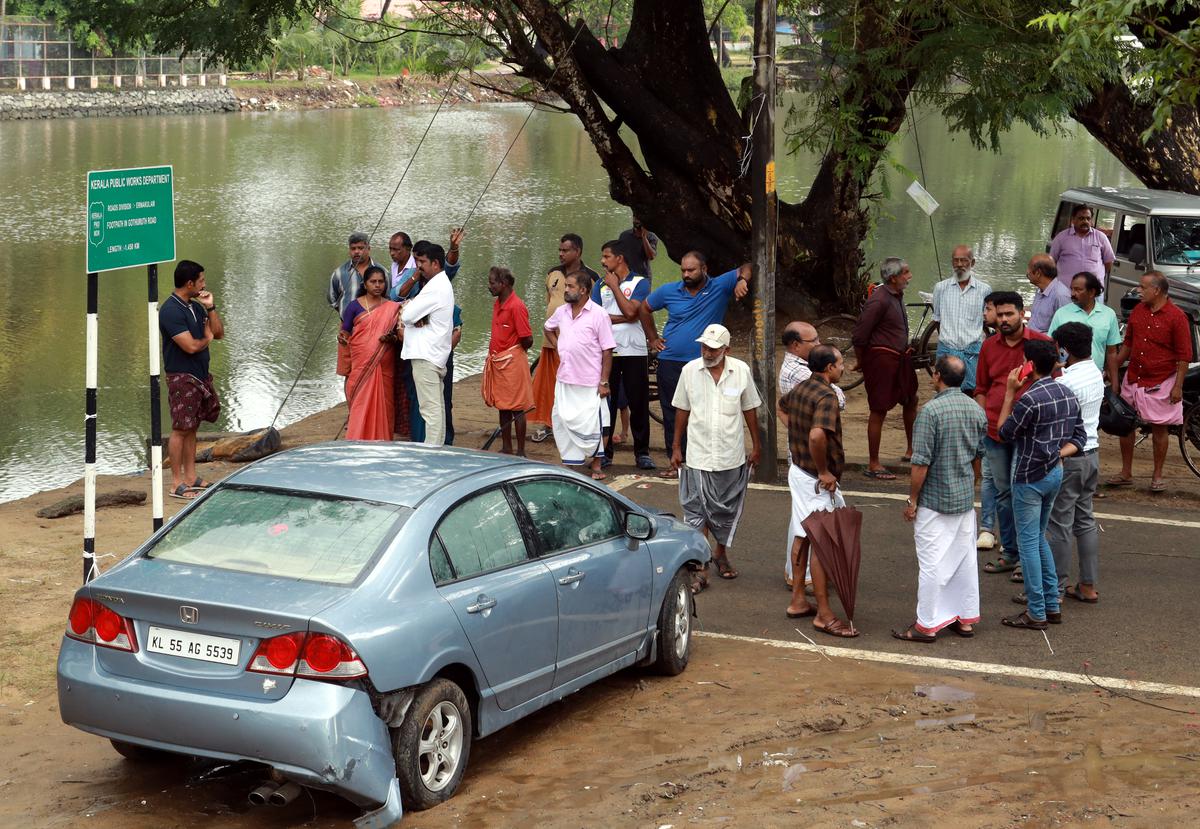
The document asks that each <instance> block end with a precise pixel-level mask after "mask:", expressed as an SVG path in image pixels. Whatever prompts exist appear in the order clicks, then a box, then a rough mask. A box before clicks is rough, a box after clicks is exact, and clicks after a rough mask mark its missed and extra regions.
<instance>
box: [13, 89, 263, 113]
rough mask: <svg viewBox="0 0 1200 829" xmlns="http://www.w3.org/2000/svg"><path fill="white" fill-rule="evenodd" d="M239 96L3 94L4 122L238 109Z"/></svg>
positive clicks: (207, 92) (225, 92)
mask: <svg viewBox="0 0 1200 829" xmlns="http://www.w3.org/2000/svg"><path fill="white" fill-rule="evenodd" d="M239 109H241V104H240V103H239V102H238V99H237V96H236V95H234V94H233V92H232V91H231V90H229V89H228V88H225V87H196V88H194V89H188V88H176V89H171V88H167V89H121V90H114V91H101V90H95V91H91V90H89V91H77V90H76V91H73V90H65V89H64V90H54V91H51V92H16V93H5V94H0V121H23V120H38V119H43V118H105V117H110V116H118V115H185V114H189V113H201V112H237V111H238V110H239Z"/></svg>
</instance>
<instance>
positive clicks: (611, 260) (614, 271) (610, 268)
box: [592, 240, 655, 470]
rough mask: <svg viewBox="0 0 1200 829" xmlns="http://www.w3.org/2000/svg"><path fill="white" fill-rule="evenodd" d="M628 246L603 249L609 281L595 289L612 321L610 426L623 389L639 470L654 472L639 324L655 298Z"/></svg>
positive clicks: (608, 450) (607, 450)
mask: <svg viewBox="0 0 1200 829" xmlns="http://www.w3.org/2000/svg"><path fill="white" fill-rule="evenodd" d="M627 245H628V243H626V242H620V241H616V240H614V241H611V242H605V243H604V245H603V246H602V247H601V248H600V264H601V265H603V266H604V280H603V282H597V283H596V284H595V285H593V286H592V302H594V303H596V304H597V305H599V306H600V307H601V308H603V309H604V312H605V313H606V314H608V318H609V320H611V321H612V332H613V340H614V341H615V342H616V344H617V347H616V348H614V349H613V359H612V373H611V374H610V375H609V378H608V379H609V381H610V382H611V383H612V388H613V392H614V393H613V394H610V395H609V397H608V400H609V408H608V413H609V414H608V422H609V423H616V422H617V398H619V397H620V396H621V395H620V392H621V390H622V389H624V390H625V397H626V399H627V400H628V401H629V425H630V427H631V428H630V431H631V432H632V433H633V457H634V461H635V462H636V463H637V468H638V469H646V470H649V469H654V468H655V467H654V461H653V460H651V459H650V375H649V356H648V354H649V352H648V350H647V348H646V332H645V330H644V329H643V328H642V323H641V322H640V320H639V319H638V311H639V309H640V308H641V305H642V303H643V302H644V301H645V300H646V297H648V296H650V280H648V279H647V278H646V277H645V275H643V274H638V273H634V272H632V271H631V270H630V269H629V265H628V258H627V257H628V247H627ZM604 455H605V458H606V459H607V460H608V461H611V460H612V456H613V441H612V428H611V427H610V428H609V434H608V436H607V438H606V440H605V446H604Z"/></svg>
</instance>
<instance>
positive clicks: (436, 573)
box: [429, 535, 454, 584]
mask: <svg viewBox="0 0 1200 829" xmlns="http://www.w3.org/2000/svg"><path fill="white" fill-rule="evenodd" d="M429 568H430V569H431V570H432V571H433V581H434V583H435V584H445V583H446V582H448V581H454V567H453V566H452V565H451V564H450V556H449V555H447V554H446V548H445V547H444V546H442V540H441V539H440V538H438V537H437V536H436V535H435V536H434V537H433V543H431V544H430V545H429Z"/></svg>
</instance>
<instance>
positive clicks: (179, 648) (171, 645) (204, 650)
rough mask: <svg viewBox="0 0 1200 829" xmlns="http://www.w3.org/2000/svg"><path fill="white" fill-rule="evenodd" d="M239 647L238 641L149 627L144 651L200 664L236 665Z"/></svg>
mask: <svg viewBox="0 0 1200 829" xmlns="http://www.w3.org/2000/svg"><path fill="white" fill-rule="evenodd" d="M241 646H242V643H241V640H240V639H226V638H225V637H223V636H205V635H204V634H203V633H191V632H189V631H184V630H171V629H170V628H160V627H155V626H154V625H151V626H150V636H149V642H147V643H146V650H148V651H151V652H152V653H165V654H167V655H169V656H182V657H183V658H184V659H198V660H200V661H201V662H217V663H219V664H221V665H237V664H238V655H239V654H240V653H241Z"/></svg>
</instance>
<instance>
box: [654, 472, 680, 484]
mask: <svg viewBox="0 0 1200 829" xmlns="http://www.w3.org/2000/svg"><path fill="white" fill-rule="evenodd" d="M658 477H660V478H662V479H663V480H667V481H678V480H679V470H678V469H664V470H663V471H662V472H659V473H658Z"/></svg>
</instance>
